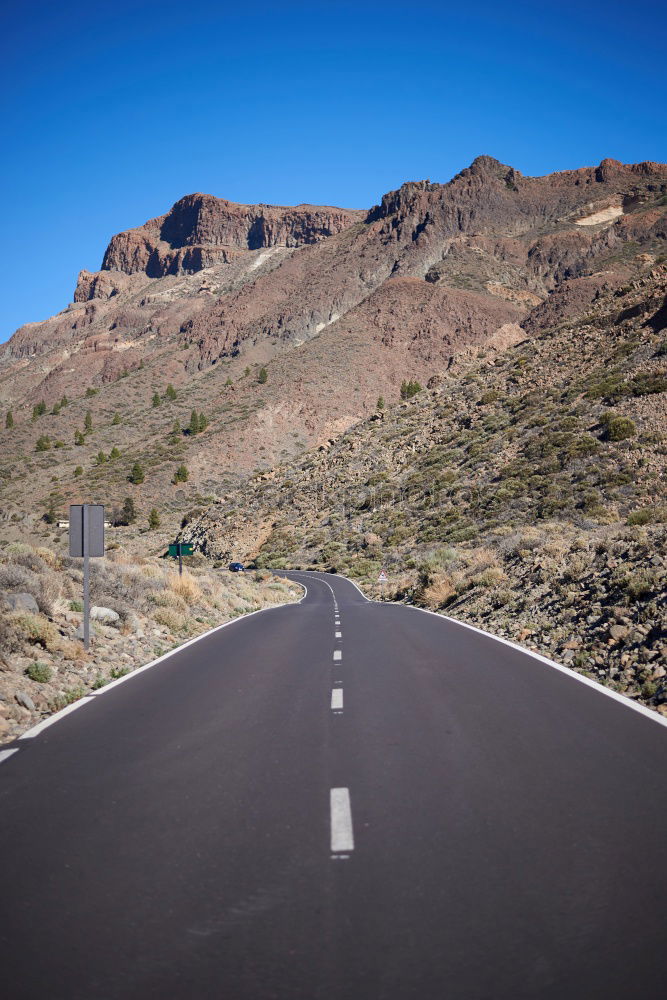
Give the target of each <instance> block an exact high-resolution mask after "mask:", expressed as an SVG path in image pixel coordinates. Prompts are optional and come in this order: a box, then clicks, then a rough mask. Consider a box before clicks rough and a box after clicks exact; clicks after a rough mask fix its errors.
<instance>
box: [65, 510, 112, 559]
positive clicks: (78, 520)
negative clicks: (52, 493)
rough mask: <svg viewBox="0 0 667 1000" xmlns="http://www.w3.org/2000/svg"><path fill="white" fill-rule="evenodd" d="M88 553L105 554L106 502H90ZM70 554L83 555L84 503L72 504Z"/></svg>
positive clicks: (94, 554)
mask: <svg viewBox="0 0 667 1000" xmlns="http://www.w3.org/2000/svg"><path fill="white" fill-rule="evenodd" d="M86 506H87V507H88V555H89V556H103V555H104V504H101V503H89V504H87V505H86ZM69 554H70V555H71V556H82V555H83V504H72V506H70V509H69Z"/></svg>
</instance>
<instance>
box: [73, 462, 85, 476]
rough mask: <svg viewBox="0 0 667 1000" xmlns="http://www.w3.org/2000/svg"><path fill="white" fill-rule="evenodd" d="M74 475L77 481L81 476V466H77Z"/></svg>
mask: <svg viewBox="0 0 667 1000" xmlns="http://www.w3.org/2000/svg"><path fill="white" fill-rule="evenodd" d="M74 475H75V476H76V477H77V479H78V477H79V476H82V475H83V466H81V465H77V467H76V469H75V470H74Z"/></svg>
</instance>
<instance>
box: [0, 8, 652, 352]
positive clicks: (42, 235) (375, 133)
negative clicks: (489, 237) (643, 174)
mask: <svg viewBox="0 0 667 1000" xmlns="http://www.w3.org/2000/svg"><path fill="white" fill-rule="evenodd" d="M661 6H662V5H661V4H658V3H651V2H647V0H636V2H633V3H623V4H621V3H616V2H614V0H609V2H606V3H602V2H599V0H590V2H588V3H586V4H585V5H580V4H579V3H578V2H577V3H570V2H569V0H562V2H560V3H558V4H554V3H551V2H550V3H538V2H535V0H533V2H531V3H522V2H518V3H517V2H514V3H499V2H497V0H496V2H486V0H477V2H475V3H465V2H461V0H456V2H455V3H450V2H448V0H443V2H440V3H437V2H431V0H420V2H418V3H417V2H409V3H408V2H393V0H386V2H383V3H379V2H375V0H373V2H367V3H365V2H363V0H357V2H354V3H351V2H329V0H309V2H307V3H306V2H290V0H285V2H283V3H265V2H262V0H258V2H253V3H246V4H242V3H234V4H227V3H224V2H220V3H212V2H206V0H181V2H180V3H173V2H172V0H162V2H153V0H148V2H147V0H134V2H132V3H127V2H125V0H117V2H116V3H115V4H109V5H107V4H104V5H99V4H95V3H90V2H88V3H86V4H83V3H72V2H69V0H63V2H62V3H53V2H49V3H48V4H46V3H41V2H40V3H37V2H31V0H26V2H24V3H22V4H13V5H11V7H12V9H9V8H10V5H9V4H6V5H5V6H4V10H5V13H4V14H3V15H2V22H1V23H0V37H1V38H2V41H1V42H0V46H1V48H2V51H1V52H0V55H1V59H0V74H1V76H2V78H3V79H2V90H1V100H2V107H3V112H2V116H3V117H2V139H3V143H2V145H3V153H2V156H1V158H0V171H1V174H2V234H1V236H2V240H1V244H0V245H1V248H2V261H1V262H0V281H1V282H2V285H3V288H2V298H1V303H2V308H1V310H0V342H1V341H3V340H6V339H7V338H8V337H9V336H10V334H11V333H12V332H13V330H14V329H15V328H16V327H18V326H19V325H20V324H22V323H24V322H27V321H33V320H39V319H43V318H45V317H46V316H48V315H51V314H52V313H54V312H57V311H58V310H59V309H61V308H63V307H64V306H65V305H66V304H67V303H68V302H69V301H71V299H72V293H73V289H74V284H75V281H76V276H77V273H78V271H79V270H80V269H81V268H84V267H85V268H88V269H89V270H97V269H98V268H99V266H100V264H101V261H102V254H103V252H104V248H105V246H106V244H107V242H108V240H109V237H110V236H111V235H112V234H113V233H115V232H118V231H120V230H122V229H126V228H128V227H130V226H136V225H140V224H141V223H143V222H144V221H145V220H146V219H148V218H151V217H152V216H155V215H160V214H162V213H163V212H164V211H166V210H167V209H168V208H169V207H170V206H171V205H172V204H173V203H174V202H175V201H176V200H177V199H178V198H180V197H181V196H182V195H184V194H187V193H189V192H192V191H206V192H210V193H211V194H215V195H219V196H222V197H225V198H230V199H231V200H233V201H242V202H255V201H264V202H272V203H277V204H296V203H298V202H301V201H304V202H314V203H326V204H337V205H344V206H348V207H353V208H356V207H367V206H370V205H373V204H375V203H376V202H377V201H378V200H379V199H380V197H381V196H382V194H383V192H385V191H387V190H391V189H392V188H395V187H398V186H399V185H400V184H401V183H402V182H403V181H405V180H414V179H420V178H424V177H429V178H430V179H431V180H434V181H446V180H448V179H449V178H450V177H451V176H452V175H453V174H454V173H456V172H457V171H458V170H460V169H461V168H462V167H464V166H466V165H467V164H468V163H470V161H471V160H473V159H474V157H475V156H477V155H478V154H480V153H489V154H491V155H492V156H495V157H497V158H498V159H500V160H502V161H503V162H505V163H510V164H512V165H513V166H515V167H517V168H518V169H519V170H521V171H522V172H523V173H526V174H543V173H549V172H551V171H553V170H562V169H567V168H570V167H577V166H582V165H586V164H594V163H598V162H599V161H600V160H601V159H602V158H603V157H605V156H611V157H614V158H616V159H619V160H623V161H625V162H636V161H640V160H646V159H653V160H665V159H667V149H666V146H667V141H666V136H667V132H666V129H665V117H664V108H665V84H664V35H665V27H666V19H665V15H664V13H661ZM663 10H664V7H663Z"/></svg>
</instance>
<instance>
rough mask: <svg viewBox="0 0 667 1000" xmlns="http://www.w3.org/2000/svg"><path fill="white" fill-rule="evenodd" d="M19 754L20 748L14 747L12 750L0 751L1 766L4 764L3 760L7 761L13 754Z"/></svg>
mask: <svg viewBox="0 0 667 1000" xmlns="http://www.w3.org/2000/svg"><path fill="white" fill-rule="evenodd" d="M18 752H19V748H18V747H14V748H13V749H11V750H0V764H2V762H3V760H7V759H8V758H9V757H11V756H12V754H14V753H18Z"/></svg>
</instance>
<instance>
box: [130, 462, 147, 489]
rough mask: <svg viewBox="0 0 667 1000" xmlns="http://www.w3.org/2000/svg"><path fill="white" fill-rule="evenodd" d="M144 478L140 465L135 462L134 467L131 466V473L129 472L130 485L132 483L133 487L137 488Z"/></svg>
mask: <svg viewBox="0 0 667 1000" xmlns="http://www.w3.org/2000/svg"><path fill="white" fill-rule="evenodd" d="M145 478H146V477H145V475H144V470H143V468H142V466H141V463H140V462H135V463H134V465H133V466H132V471H131V472H130V475H129V476H128V479H129V480H130V482H131V483H134V485H135V486H138V485H139V484H140V483H143V481H144V479H145Z"/></svg>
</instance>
